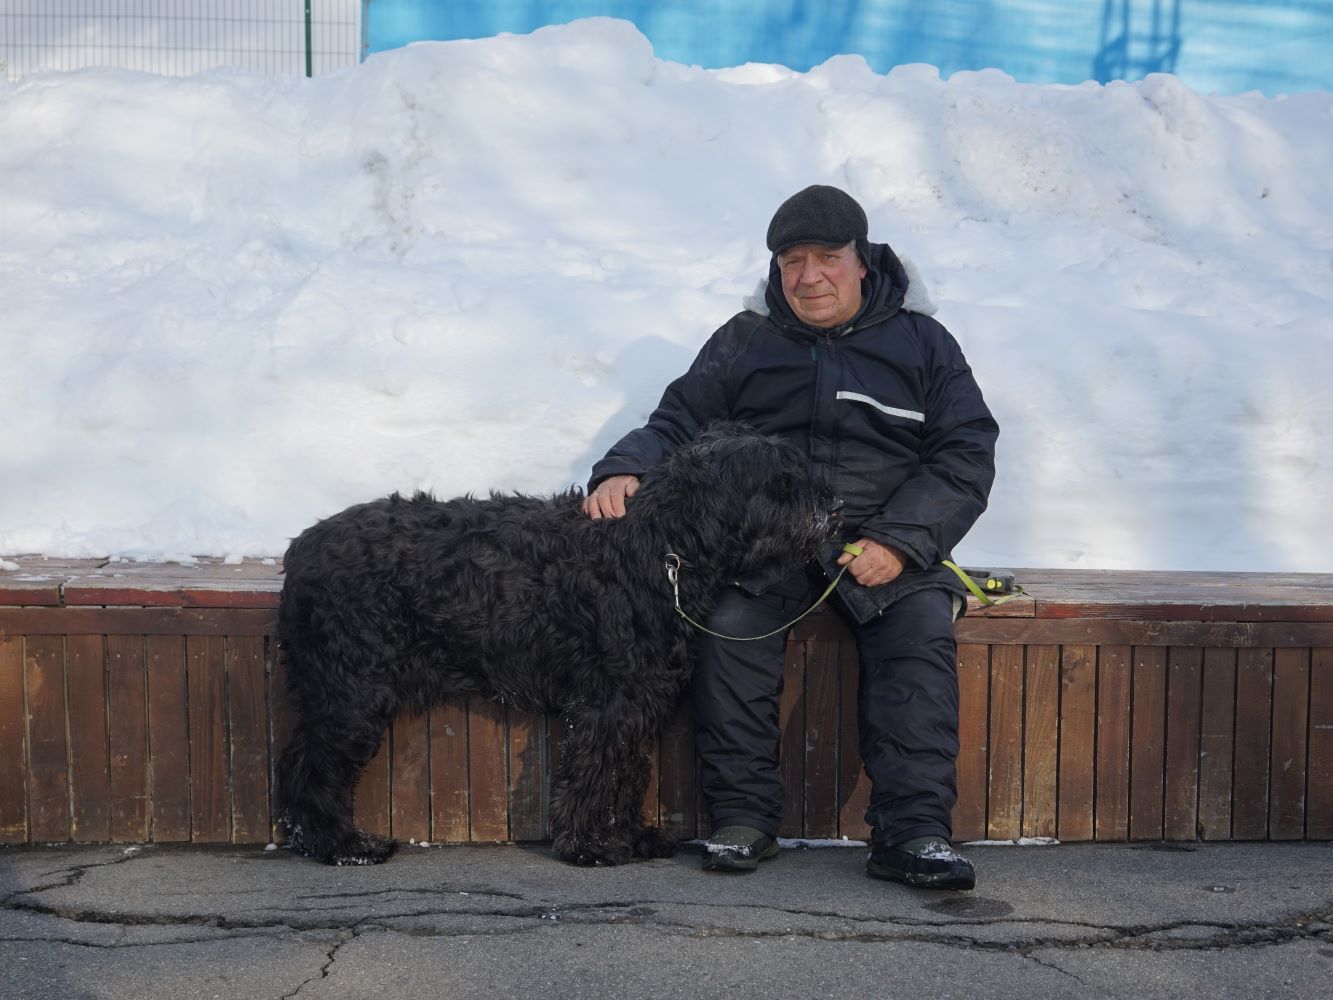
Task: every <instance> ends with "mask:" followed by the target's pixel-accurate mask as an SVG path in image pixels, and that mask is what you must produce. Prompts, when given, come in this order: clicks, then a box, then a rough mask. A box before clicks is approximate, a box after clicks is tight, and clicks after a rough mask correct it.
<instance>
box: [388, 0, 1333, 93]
mask: <svg viewBox="0 0 1333 1000" xmlns="http://www.w3.org/2000/svg"><path fill="white" fill-rule="evenodd" d="M591 16H608V17H618V18H623V19H625V20H628V21H631V22H633V23H634V24H635V25H636V26H637V27H638V29H639V30H640V31H642V32H643V33H644V34H645V35H646V36H647V37H648V39H649V40H650V41H651V42H652V44H653V49H654V51H655V52H656V54H657V56H658V57H659V58H661V59H669V60H672V61H675V62H683V63H687V64H691V65H698V66H706V67H710V68H716V67H722V66H735V65H739V64H741V63H745V62H771V63H781V64H783V65H785V66H790V67H791V68H793V69H798V70H806V69H809V68H810V67H812V66H815V65H817V64H819V63H821V62H823V61H824V60H826V59H828V58H829V57H830V56H833V55H837V54H840V53H855V54H859V55H861V56H864V57H865V59H866V61H867V62H868V63H869V64H870V66H871V67H872V68H873V69H875V70H876V71H877V72H881V73H884V72H888V70H890V69H891V68H893V67H894V66H897V65H901V64H903V63H919V62H924V63H930V64H932V65H934V66H937V67H938V68H939V70H940V73H941V74H942V75H944V76H948V75H950V74H952V73H954V72H956V71H958V70H974V69H987V68H998V69H1001V70H1003V71H1005V72H1006V73H1008V74H1009V75H1011V76H1013V77H1015V78H1016V79H1018V80H1022V81H1025V82H1030V83H1070V84H1073V83H1081V82H1083V81H1085V80H1097V81H1100V82H1103V83H1105V82H1108V81H1110V80H1137V79H1141V78H1142V77H1144V76H1145V75H1147V74H1148V73H1151V72H1169V73H1175V74H1176V75H1177V76H1179V77H1181V79H1182V80H1184V82H1186V83H1188V84H1189V85H1190V86H1192V87H1195V88H1196V89H1198V90H1201V91H1203V92H1205V93H1207V92H1214V91H1216V92H1218V93H1224V94H1230V93H1239V92H1241V91H1246V90H1262V91H1263V92H1265V93H1266V94H1268V95H1270V96H1275V95H1276V94H1279V93H1294V92H1300V91H1309V90H1333V0H811V2H807V0H655V2H648V0H544V2H542V0H367V4H366V37H367V49H368V51H369V52H378V51H381V50H384V49H390V48H396V47H398V46H400V45H405V44H407V43H408V42H412V41H420V40H425V39H453V38H486V37H489V36H491V35H495V34H498V33H500V32H514V33H526V32H529V31H533V30H535V29H536V28H540V27H542V26H544V25H548V24H563V23H565V22H567V21H572V20H575V19H576V18H580V17H591Z"/></svg>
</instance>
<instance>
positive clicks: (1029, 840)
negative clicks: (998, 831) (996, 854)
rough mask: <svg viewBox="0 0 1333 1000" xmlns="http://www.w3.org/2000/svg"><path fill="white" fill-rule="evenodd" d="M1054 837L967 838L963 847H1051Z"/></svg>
mask: <svg viewBox="0 0 1333 1000" xmlns="http://www.w3.org/2000/svg"><path fill="white" fill-rule="evenodd" d="M1059 843H1060V841H1058V840H1056V839H1055V838H1054V837H1019V838H1018V839H1017V840H969V841H968V842H967V843H966V844H964V845H963V846H964V847H1053V846H1055V845H1056V844H1059Z"/></svg>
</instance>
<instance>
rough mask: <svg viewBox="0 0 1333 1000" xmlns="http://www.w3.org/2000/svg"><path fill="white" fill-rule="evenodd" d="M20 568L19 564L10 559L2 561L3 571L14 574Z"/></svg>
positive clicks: (0, 563)
mask: <svg viewBox="0 0 1333 1000" xmlns="http://www.w3.org/2000/svg"><path fill="white" fill-rule="evenodd" d="M18 568H19V564H18V563H16V562H10V561H9V560H8V559H0V569H3V570H5V571H6V572H9V573H13V572H14V571H15V570H17V569H18Z"/></svg>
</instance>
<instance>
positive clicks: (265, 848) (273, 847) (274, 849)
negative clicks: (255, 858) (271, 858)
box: [264, 844, 278, 852]
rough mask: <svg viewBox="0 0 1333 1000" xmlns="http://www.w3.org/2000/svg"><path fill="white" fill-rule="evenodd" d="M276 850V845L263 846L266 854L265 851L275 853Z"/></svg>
mask: <svg viewBox="0 0 1333 1000" xmlns="http://www.w3.org/2000/svg"><path fill="white" fill-rule="evenodd" d="M277 849H278V845H277V844H266V845H264V850H265V851H266V852H267V851H276V850H277Z"/></svg>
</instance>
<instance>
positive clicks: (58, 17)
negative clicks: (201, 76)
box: [0, 0, 366, 80]
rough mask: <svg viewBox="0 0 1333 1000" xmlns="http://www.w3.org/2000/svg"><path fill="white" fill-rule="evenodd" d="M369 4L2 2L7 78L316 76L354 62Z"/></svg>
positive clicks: (314, 0) (1, 68)
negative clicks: (46, 73)
mask: <svg viewBox="0 0 1333 1000" xmlns="http://www.w3.org/2000/svg"><path fill="white" fill-rule="evenodd" d="M365 6H366V0H0V72H3V73H4V75H5V76H7V77H8V78H9V79H11V80H17V79H19V78H21V77H23V76H24V75H26V74H28V73H31V72H33V71H35V70H41V69H60V70H68V69H81V68H84V67H88V66H116V67H120V68H122V69H137V70H145V71H147V72H150V73H162V74H165V75H169V76H182V75H187V74H190V73H197V72H199V71H200V70H205V69H213V68H215V67H219V66H234V67H238V68H241V69H247V70H252V71H254V72H257V73H273V74H292V75H304V76H313V75H314V74H316V73H328V72H331V71H333V70H338V69H344V68H347V67H351V66H355V65H356V64H357V63H358V62H360V61H361V58H362V55H363V53H364V49H365V33H364V25H365Z"/></svg>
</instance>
